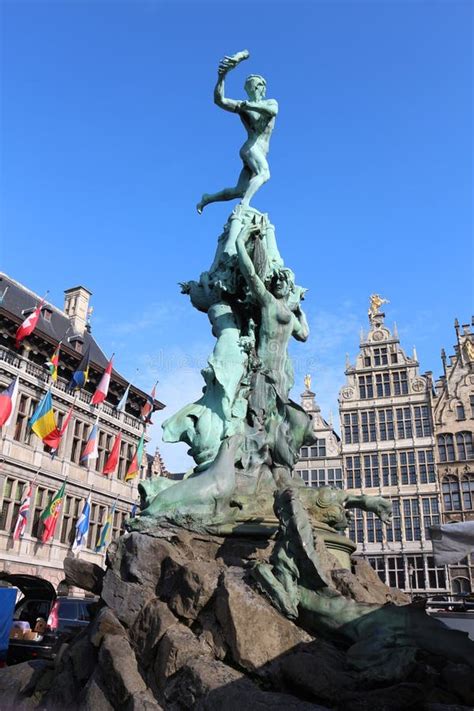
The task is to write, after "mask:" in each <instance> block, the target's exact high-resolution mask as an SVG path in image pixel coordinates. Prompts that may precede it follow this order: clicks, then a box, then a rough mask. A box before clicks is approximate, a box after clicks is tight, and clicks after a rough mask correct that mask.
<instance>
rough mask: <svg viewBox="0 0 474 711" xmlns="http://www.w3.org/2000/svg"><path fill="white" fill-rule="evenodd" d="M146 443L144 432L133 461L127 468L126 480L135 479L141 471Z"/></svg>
mask: <svg viewBox="0 0 474 711" xmlns="http://www.w3.org/2000/svg"><path fill="white" fill-rule="evenodd" d="M144 444H145V433H143V434H142V436H141V437H140V441H139V443H138V445H137V449H136V451H135V454H134V455H133V457H132V461H131V462H130V466H129V467H128V469H127V473H126V474H125V481H130V480H131V479H135V477H136V476H137V475H138V474H139V473H140V467H141V465H142V459H143V449H144Z"/></svg>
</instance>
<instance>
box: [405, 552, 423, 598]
mask: <svg viewBox="0 0 474 711" xmlns="http://www.w3.org/2000/svg"><path fill="white" fill-rule="evenodd" d="M407 572H408V589H409V590H410V591H412V590H425V588H426V582H425V565H424V559H423V556H422V555H408V556H407Z"/></svg>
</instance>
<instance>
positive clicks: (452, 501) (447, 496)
mask: <svg viewBox="0 0 474 711" xmlns="http://www.w3.org/2000/svg"><path fill="white" fill-rule="evenodd" d="M443 499H444V508H445V511H460V510H461V492H460V491H459V481H458V480H457V479H456V477H455V476H445V477H444V478H443Z"/></svg>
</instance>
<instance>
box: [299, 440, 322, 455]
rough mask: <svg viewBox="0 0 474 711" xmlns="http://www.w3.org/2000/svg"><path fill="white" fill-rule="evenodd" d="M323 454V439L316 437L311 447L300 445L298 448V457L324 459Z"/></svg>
mask: <svg viewBox="0 0 474 711" xmlns="http://www.w3.org/2000/svg"><path fill="white" fill-rule="evenodd" d="M325 456H326V440H325V439H317V440H316V442H315V443H314V444H313V446H312V447H301V449H300V459H324V457H325Z"/></svg>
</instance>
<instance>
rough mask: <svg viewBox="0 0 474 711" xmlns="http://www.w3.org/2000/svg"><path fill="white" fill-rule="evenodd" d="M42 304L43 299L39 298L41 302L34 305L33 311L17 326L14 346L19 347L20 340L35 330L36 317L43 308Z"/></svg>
mask: <svg viewBox="0 0 474 711" xmlns="http://www.w3.org/2000/svg"><path fill="white" fill-rule="evenodd" d="M43 304H44V299H41V302H40V303H39V305H38V306H36V307H35V309H34V311H33V312H32V313H31V314H30V315H29V316H27V317H26V318H25V320H24V321H23V323H22V324H21V325H20V326H18V330H17V332H16V335H15V348H19V347H20V343H21V342H22V340H23V339H24V338H26V337H27V336H29V335H31V334H32V333H33V331H34V330H35V328H36V324H37V323H38V319H39V317H40V313H41V309H42V308H43Z"/></svg>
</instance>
